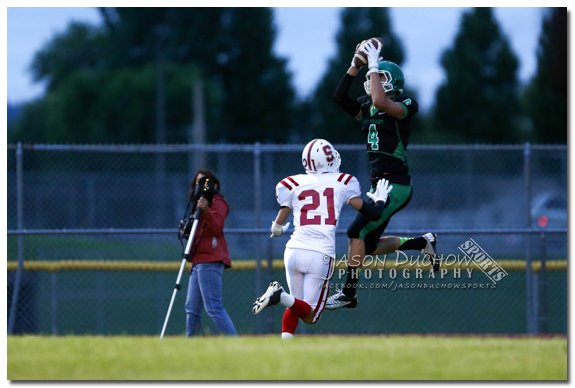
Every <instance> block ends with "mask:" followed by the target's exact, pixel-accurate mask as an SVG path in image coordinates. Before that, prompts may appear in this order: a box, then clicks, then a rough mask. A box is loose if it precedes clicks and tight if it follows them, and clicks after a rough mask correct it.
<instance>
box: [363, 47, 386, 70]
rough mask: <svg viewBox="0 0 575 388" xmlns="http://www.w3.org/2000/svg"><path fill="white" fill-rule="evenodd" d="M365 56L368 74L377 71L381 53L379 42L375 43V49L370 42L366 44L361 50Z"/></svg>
mask: <svg viewBox="0 0 575 388" xmlns="http://www.w3.org/2000/svg"><path fill="white" fill-rule="evenodd" d="M361 51H363V52H364V53H366V54H367V65H368V66H369V72H368V74H369V73H373V72H378V71H379V53H380V52H381V42H380V41H379V40H378V41H377V47H375V46H374V45H373V43H372V42H371V41H369V42H367V43H366V44H365V45H364V46H363V48H362V49H361Z"/></svg>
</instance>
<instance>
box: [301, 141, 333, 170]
mask: <svg viewBox="0 0 575 388" xmlns="http://www.w3.org/2000/svg"><path fill="white" fill-rule="evenodd" d="M301 163H302V164H303V167H304V168H305V172H306V173H308V174H317V173H320V174H325V173H328V172H339V166H340V165H341V157H340V156H339V152H337V151H336V149H335V148H333V146H332V145H331V143H330V142H329V141H327V140H324V139H314V140H312V141H310V142H309V143H307V145H306V146H305V147H304V149H303V152H302V154H301Z"/></svg>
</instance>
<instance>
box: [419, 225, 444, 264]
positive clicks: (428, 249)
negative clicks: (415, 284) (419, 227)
mask: <svg viewBox="0 0 575 388" xmlns="http://www.w3.org/2000/svg"><path fill="white" fill-rule="evenodd" d="M421 237H423V238H424V239H426V240H427V245H426V246H425V248H423V249H422V250H421V253H423V255H424V256H425V257H427V258H428V259H429V262H430V263H431V265H432V266H433V272H438V271H439V261H440V260H439V258H438V257H437V252H436V251H435V245H436V244H437V234H435V233H425V234H424V235H423V236H421Z"/></svg>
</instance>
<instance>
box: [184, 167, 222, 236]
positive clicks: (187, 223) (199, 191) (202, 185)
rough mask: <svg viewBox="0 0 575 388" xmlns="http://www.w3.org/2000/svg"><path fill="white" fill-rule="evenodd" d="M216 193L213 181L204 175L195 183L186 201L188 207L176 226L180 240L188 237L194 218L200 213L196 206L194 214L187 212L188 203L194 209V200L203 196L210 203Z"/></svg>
mask: <svg viewBox="0 0 575 388" xmlns="http://www.w3.org/2000/svg"><path fill="white" fill-rule="evenodd" d="M215 193H216V188H215V187H214V181H213V180H212V179H210V178H208V177H206V176H204V177H201V178H200V180H199V181H198V184H197V185H196V189H195V190H194V194H193V195H192V196H191V197H190V202H189V203H188V208H187V209H186V214H185V216H184V218H183V219H182V220H181V221H180V226H179V228H178V238H179V239H180V240H182V239H183V238H185V239H187V238H189V237H190V231H191V230H192V224H193V223H194V220H195V219H197V218H199V217H200V215H201V211H200V209H199V208H198V209H197V210H196V212H195V213H194V214H191V213H190V214H189V215H188V214H187V213H188V209H189V208H190V204H191V205H192V209H194V207H195V205H196V202H197V200H198V199H200V198H202V197H204V198H205V199H207V200H208V202H209V203H212V198H213V196H214V194H215Z"/></svg>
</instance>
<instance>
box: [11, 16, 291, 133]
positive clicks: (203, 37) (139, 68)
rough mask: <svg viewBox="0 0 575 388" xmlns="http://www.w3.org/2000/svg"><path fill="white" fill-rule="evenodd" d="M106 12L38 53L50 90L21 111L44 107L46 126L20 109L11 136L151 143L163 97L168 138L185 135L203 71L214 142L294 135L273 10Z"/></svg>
mask: <svg viewBox="0 0 575 388" xmlns="http://www.w3.org/2000/svg"><path fill="white" fill-rule="evenodd" d="M100 11H101V15H102V19H103V20H104V25H103V26H101V27H93V26H89V25H86V24H79V23H75V24H72V25H70V27H69V28H68V30H67V31H65V32H64V33H63V34H60V35H57V36H56V37H55V38H54V39H53V40H52V41H50V42H49V43H48V45H47V46H46V47H44V48H43V49H42V50H40V51H39V52H38V53H37V55H36V57H35V59H34V62H33V66H32V70H33V73H34V76H35V79H36V80H37V81H45V82H47V84H48V93H47V94H46V96H45V97H44V98H43V99H42V100H41V101H37V102H35V103H34V105H35V107H34V109H29V110H28V109H23V116H26V112H31V111H33V110H38V109H43V110H45V111H46V112H49V119H48V118H47V119H45V120H42V123H43V127H42V130H40V131H39V130H34V129H31V128H28V125H30V124H31V123H32V122H36V123H37V121H38V120H34V119H32V118H27V117H22V120H20V121H19V122H17V123H14V125H13V126H11V131H10V132H11V136H10V137H11V139H13V140H15V141H18V139H20V138H24V137H26V138H28V139H29V140H31V141H72V140H73V141H80V140H81V141H97V142H101V141H116V142H117V141H124V142H126V141H127V142H153V141H155V140H156V139H157V138H156V137H154V136H153V133H154V123H155V119H156V117H159V116H160V115H158V114H156V113H155V108H154V105H155V103H156V101H159V102H160V105H162V104H161V102H162V101H164V100H165V101H166V103H165V104H163V105H164V106H165V108H164V110H163V111H161V112H164V113H165V114H164V115H162V116H165V117H166V125H165V126H166V128H167V129H166V130H165V133H166V135H165V141H167V142H182V141H187V137H186V131H187V129H186V126H189V124H191V121H192V119H193V118H192V116H191V106H192V104H191V95H192V93H191V84H192V81H193V80H192V78H193V77H202V78H203V79H204V84H205V88H204V90H205V91H206V98H205V106H206V110H207V112H206V118H207V131H208V133H207V138H208V140H209V141H215V142H224V141H242V142H254V141H285V140H286V139H287V138H288V136H289V131H290V129H291V123H292V117H293V105H294V101H293V99H294V91H293V88H292V87H291V85H290V74H289V73H288V72H287V70H286V62H285V60H283V59H281V58H278V57H276V56H275V55H274V54H273V52H272V45H273V41H274V38H275V30H274V27H273V20H272V13H271V10H270V9H268V8H193V7H186V8H168V7H164V8H101V9H100ZM186 73H187V74H186ZM164 85H165V87H162V86H164ZM162 90H165V93H163V92H162ZM128 113H129V114H128ZM56 125H58V127H57V128H52V126H56ZM78 128H82V131H81V132H82V135H80V134H79V132H80V131H79V130H78ZM25 133H26V135H24V134H25ZM162 133H164V131H162ZM30 134H41V137H40V138H34V139H32V138H30V137H29V135H30ZM21 136H22V137H21ZM79 137H80V138H81V139H79ZM56 139H57V140H56ZM66 139H68V140H66Z"/></svg>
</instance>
